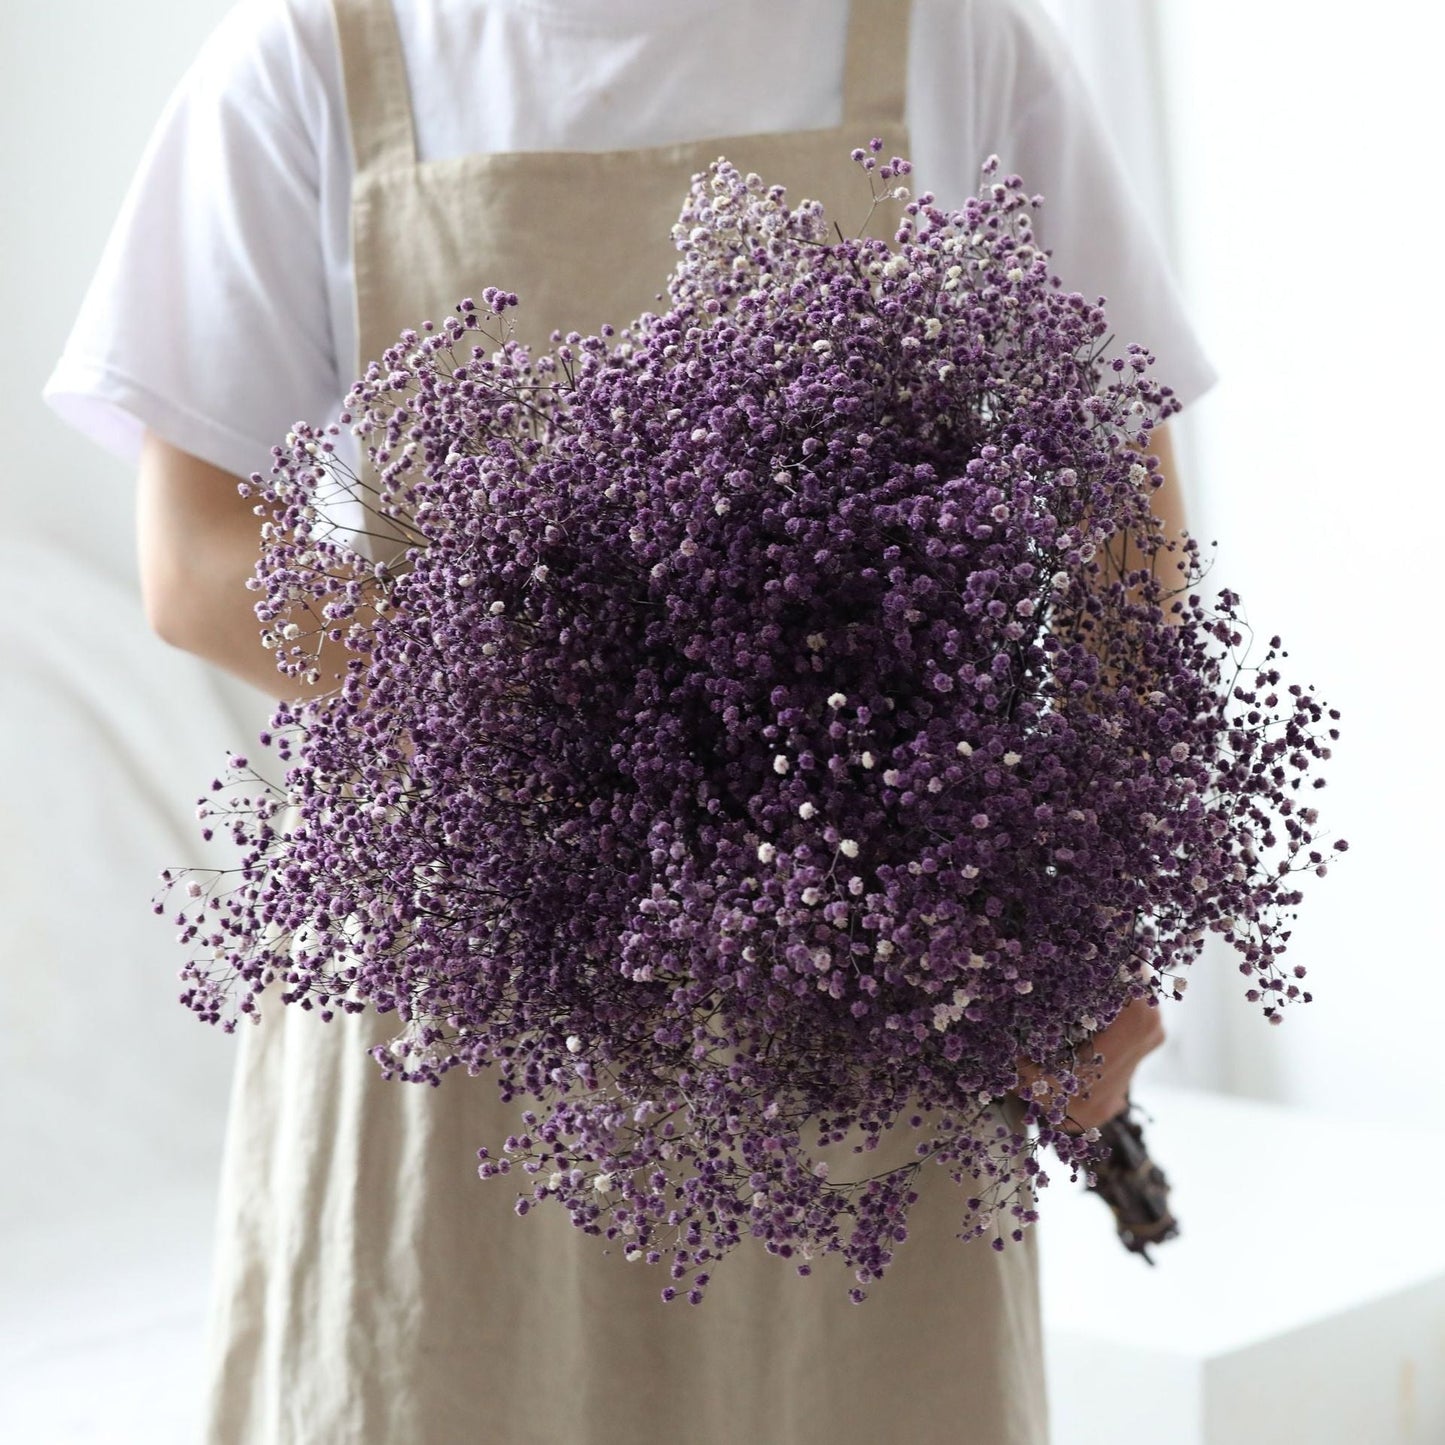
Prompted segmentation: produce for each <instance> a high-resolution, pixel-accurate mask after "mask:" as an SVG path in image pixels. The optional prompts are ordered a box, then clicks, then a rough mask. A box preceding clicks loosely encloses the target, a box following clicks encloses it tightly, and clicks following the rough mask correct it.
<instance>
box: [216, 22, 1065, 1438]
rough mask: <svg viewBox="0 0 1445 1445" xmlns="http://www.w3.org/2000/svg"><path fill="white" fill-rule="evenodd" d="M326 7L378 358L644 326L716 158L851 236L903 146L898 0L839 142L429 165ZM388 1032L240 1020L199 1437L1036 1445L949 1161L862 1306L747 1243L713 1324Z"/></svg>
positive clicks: (1014, 1315)
mask: <svg viewBox="0 0 1445 1445" xmlns="http://www.w3.org/2000/svg"><path fill="white" fill-rule="evenodd" d="M599 3H606V0H599ZM663 3H666V0H659V4H663ZM335 11H336V19H337V31H338V37H339V40H340V44H341V53H342V60H343V68H344V75H345V80H346V91H347V103H348V110H349V112H350V124H351V133H352V143H353V150H354V154H355V159H356V175H355V183H354V191H353V228H354V229H353V246H354V257H355V268H356V296H357V316H358V323H359V324H358V335H359V360H360V361H361V362H365V361H366V360H369V359H371V358H375V357H379V356H380V354H381V352H382V351H383V350H384V349H385V348H386V347H387V346H388V345H390V344H391V343H392V342H394V341H395V340H396V337H397V334H398V333H399V332H400V331H401V330H402V329H403V328H405V327H407V326H415V325H417V324H418V323H419V322H420V321H421V320H423V319H424V318H428V317H430V318H431V319H433V320H438V321H440V320H441V319H443V318H445V317H446V316H447V315H449V314H451V309H452V307H453V306H454V305H455V304H456V302H457V301H458V300H460V299H461V298H462V297H463V296H465V295H468V294H472V295H479V294H480V292H481V291H482V289H483V288H484V287H485V286H487V285H489V284H493V285H498V286H501V287H503V288H505V289H507V290H509V291H516V292H517V293H518V294H519V295H520V296H521V298H522V306H521V308H520V309H519V311H518V312H516V313H514V314H515V316H516V317H517V322H518V326H517V332H518V334H519V335H520V337H521V338H522V339H523V340H525V341H529V342H531V343H533V344H538V345H545V343H546V338H547V336H548V334H549V333H550V331H551V330H552V328H554V327H560V328H562V329H564V330H567V329H576V330H580V331H582V332H584V333H587V332H591V331H595V330H596V329H597V328H598V327H599V325H600V324H601V323H602V322H604V321H611V322H613V323H614V324H616V325H619V326H621V325H623V324H626V323H627V322H628V321H630V320H631V319H632V318H633V317H635V316H636V315H637V314H638V313H640V312H641V311H643V310H646V309H649V308H650V307H652V308H655V306H656V302H655V297H656V295H657V293H658V292H659V291H661V290H662V289H663V286H664V283H665V280H666V277H667V275H668V273H669V271H670V270H671V267H672V265H673V262H674V260H675V256H676V253H675V251H674V250H673V248H672V246H671V243H670V240H669V230H670V227H671V225H672V223H673V221H675V220H676V218H677V213H678V210H679V209H680V206H681V203H682V199H683V196H684V194H685V192H686V189H687V185H688V181H689V178H690V177H691V175H692V174H693V173H694V172H696V171H699V170H703V169H705V168H706V166H707V165H708V164H709V163H710V162H711V161H712V160H714V159H716V157H717V156H718V155H720V154H725V155H726V156H727V157H728V158H729V159H730V160H732V161H734V162H735V163H736V164H738V165H739V166H740V167H741V168H743V169H744V170H755V171H757V172H758V173H759V174H760V175H762V176H763V177H764V178H765V179H766V180H767V181H768V182H770V183H772V182H781V183H783V184H786V185H788V187H789V193H790V196H791V197H793V198H795V199H796V198H799V197H801V196H803V195H808V196H813V197H815V198H817V199H820V200H822V201H823V202H824V204H825V205H826V206H827V208H828V211H829V214H830V215H832V216H835V217H837V218H839V219H840V220H842V221H843V223H844V227H845V230H848V231H850V232H853V231H856V230H857V229H858V225H859V224H861V220H862V217H863V215H864V214H865V213H866V212H867V209H868V188H867V185H866V182H865V181H864V179H863V177H862V174H861V172H859V170H858V168H857V167H856V165H854V164H853V163H852V162H851V161H850V160H849V159H848V152H849V150H850V149H851V148H852V147H853V146H856V145H862V144H866V142H867V140H868V137H869V136H871V135H875V134H878V135H883V136H884V137H885V139H886V141H887V142H888V147H887V152H886V153H888V154H893V153H900V154H906V153H907V149H906V136H905V134H904V131H903V126H902V119H901V117H902V114H903V90H904V74H905V62H906V53H907V51H906V47H907V14H908V11H907V0H854V3H853V6H852V13H851V15H850V20H849V41H848V50H847V65H846V74H845V85H844V121H843V124H842V125H841V126H840V127H839V128H837V129H827V130H820V131H807V132H800V133H796V134H773V135H750V136H741V137H728V138H721V139H712V140H707V141H703V142H699V143H694V144H685V145H671V146H665V147H658V148H655V149H647V150H640V151H626V152H606V153H600V154H598V153H533V154H526V155H516V154H509V155H468V156H462V157H459V158H455V159H448V160H440V161H434V162H428V163H424V164H419V163H418V162H417V160H416V150H415V143H414V140H413V134H412V119H411V108H410V101H409V97H408V89H407V82H406V74H405V70H404V66H403V62H402V57H401V51H400V46H399V43H398V37H397V33H396V28H395V20H394V16H393V14H392V11H391V8H390V4H389V0H335ZM850 222H851V224H850ZM882 224H883V229H882V231H881V232H880V231H879V226H878V224H877V218H876V217H875V225H874V227H873V230H874V232H875V233H881V234H885V235H886V234H887V233H888V229H889V226H888V223H887V221H886V220H885V221H884V222H883V223H882ZM358 374H359V372H358ZM394 1022H395V1020H394V1018H393V1019H392V1020H391V1021H387V1020H379V1019H377V1018H376V1017H374V1016H372V1015H370V1014H366V1015H360V1016H355V1017H353V1016H349V1015H342V1016H341V1017H339V1018H337V1019H336V1020H334V1021H333V1022H331V1023H329V1024H323V1023H322V1022H321V1021H320V1020H319V1019H318V1018H317V1017H316V1015H315V1014H313V1013H309V1012H304V1011H303V1010H301V1009H299V1008H290V1007H284V1006H282V1005H281V1004H280V1003H279V1001H275V1000H270V1001H269V1007H267V1009H266V1016H265V1018H264V1021H263V1022H262V1023H261V1024H260V1025H259V1026H258V1027H255V1028H251V1027H246V1028H243V1029H242V1030H241V1031H240V1033H241V1037H240V1044H239V1054H238V1059H237V1073H236V1081H235V1086H234V1093H233V1097H232V1104H231V1115H230V1121H229V1132H228V1136H227V1145H226V1159H225V1165H224V1171H223V1178H222V1199H221V1206H220V1218H219V1246H218V1253H217V1273H216V1279H215V1282H214V1289H213V1310H212V1319H211V1337H210V1350H211V1354H210V1362H209V1368H210V1379H209V1388H210V1398H209V1403H208V1420H207V1434H206V1439H207V1441H208V1442H210V1445H393V1442H396V1445H400V1442H414V1445H472V1442H477V1445H892V1442H899V1445H904V1442H906V1445H1041V1442H1044V1441H1046V1439H1047V1420H1046V1406H1045V1396H1044V1380H1043V1357H1042V1341H1041V1332H1040V1322H1039V1301H1038V1274H1037V1245H1036V1240H1035V1228H1036V1227H1035V1228H1030V1229H1028V1230H1026V1231H1025V1233H1024V1240H1023V1243H1021V1244H1014V1243H1009V1244H1008V1246H1007V1248H1006V1249H1005V1250H1004V1251H1003V1252H1002V1253H999V1252H996V1251H994V1250H993V1249H991V1248H990V1247H989V1245H988V1242H987V1239H985V1240H981V1241H975V1242H971V1243H969V1244H963V1243H961V1242H959V1241H958V1240H957V1239H956V1238H955V1237H954V1232H955V1230H956V1228H957V1227H958V1223H959V1221H960V1220H961V1218H962V1215H963V1207H962V1198H963V1195H962V1192H961V1191H960V1190H959V1189H958V1187H957V1186H956V1185H954V1184H953V1183H952V1181H951V1180H949V1179H948V1177H947V1174H946V1173H945V1172H944V1171H943V1170H940V1169H934V1168H931V1167H930V1168H929V1169H927V1170H926V1171H925V1173H924V1175H923V1178H922V1180H921V1183H920V1188H921V1193H922V1198H921V1200H920V1202H919V1203H918V1205H917V1206H916V1207H915V1208H914V1211H913V1214H912V1217H911V1220H910V1237H909V1239H908V1241H907V1243H906V1244H904V1245H902V1246H901V1247H900V1248H899V1250H898V1252H897V1254H896V1256H895V1260H894V1263H893V1265H892V1266H891V1271H890V1273H889V1274H888V1276H887V1277H886V1278H885V1279H884V1280H883V1281H882V1282H881V1283H876V1284H874V1285H873V1286H872V1287H871V1289H870V1295H869V1298H868V1300H867V1301H866V1302H865V1303H864V1304H862V1305H853V1304H851V1303H849V1301H848V1299H847V1297H846V1286H847V1285H848V1284H850V1283H852V1280H851V1279H850V1278H849V1277H848V1275H847V1272H846V1270H844V1269H843V1267H842V1266H841V1265H840V1264H839V1262H838V1261H837V1260H836V1259H829V1260H825V1261H822V1262H821V1267H819V1268H818V1269H816V1270H815V1273H814V1275H813V1277H812V1278H810V1279H802V1278H799V1277H798V1275H797V1274H796V1272H795V1269H794V1266H793V1265H792V1264H791V1263H789V1262H788V1261H784V1260H780V1259H777V1258H775V1257H773V1256H771V1255H768V1254H767V1253H766V1252H765V1251H764V1250H763V1249H762V1247H761V1245H755V1244H754V1243H753V1242H752V1241H746V1240H745V1241H744V1243H743V1245H742V1246H741V1247H740V1248H738V1249H737V1250H735V1251H734V1252H733V1253H732V1254H731V1255H729V1256H728V1257H727V1258H726V1259H725V1260H723V1261H722V1263H721V1264H720V1265H719V1266H718V1267H717V1269H716V1271H715V1273H714V1277H713V1283H712V1284H711V1285H710V1286H709V1290H708V1295H707V1298H706V1300H705V1301H704V1303H703V1304H702V1305H701V1306H699V1307H692V1306H689V1305H688V1304H686V1303H685V1302H682V1301H678V1302H674V1303H672V1304H667V1305H665V1304H663V1303H662V1301H661V1300H660V1299H659V1292H660V1290H661V1289H662V1287H663V1286H664V1285H665V1284H666V1283H667V1282H668V1280H667V1278H666V1275H665V1271H664V1269H663V1268H661V1267H652V1266H648V1265H646V1264H643V1263H629V1262H627V1261H625V1260H624V1259H623V1258H622V1257H621V1256H620V1255H617V1254H613V1255H604V1254H603V1253H602V1247H603V1246H602V1242H601V1241H599V1240H598V1239H596V1238H594V1237H592V1236H588V1235H584V1234H583V1233H582V1232H581V1231H579V1230H576V1229H574V1228H573V1227H572V1225H571V1224H570V1223H569V1222H568V1219H567V1217H566V1214H565V1212H564V1211H563V1210H561V1209H559V1208H556V1207H554V1206H551V1205H545V1206H542V1207H539V1208H535V1209H533V1210H532V1212H531V1213H530V1214H528V1215H527V1216H526V1217H525V1218H518V1217H517V1216H516V1214H515V1213H514V1212H513V1208H512V1206H513V1202H514V1199H515V1195H516V1189H515V1186H513V1185H512V1184H511V1183H510V1182H509V1181H507V1180H505V1179H496V1180H489V1181H485V1182H484V1181H481V1180H479V1179H478V1178H477V1176H476V1150H477V1148H478V1146H479V1145H482V1144H491V1145H492V1146H494V1147H495V1146H496V1145H497V1144H499V1143H500V1141H501V1139H502V1138H503V1137H505V1135H506V1134H508V1133H510V1132H513V1131H514V1130H515V1128H516V1126H515V1116H514V1109H515V1108H516V1107H520V1106H503V1105H501V1104H500V1103H499V1102H498V1099H497V1092H496V1088H495V1085H494V1083H493V1081H492V1080H491V1079H490V1078H489V1077H480V1078H475V1079H473V1078H468V1077H465V1076H464V1075H462V1074H461V1073H454V1074H450V1075H448V1076H447V1077H446V1078H445V1079H444V1080H443V1082H442V1084H441V1086H440V1087H439V1088H435V1089H433V1088H428V1087H424V1086H418V1085H411V1084H404V1083H398V1082H391V1083H387V1082H384V1081H383V1080H382V1078H381V1077H380V1073H379V1071H378V1069H377V1066H376V1065H375V1063H374V1062H373V1061H372V1059H371V1058H370V1057H369V1055H368V1052H367V1049H368V1046H369V1045H370V1044H372V1043H374V1042H378V1041H380V1040H382V1039H385V1038H388V1037H390V1035H391V1033H392V1032H393V1028H392V1025H394ZM1016 1105H1017V1101H1016V1100H1010V1101H1009V1103H1008V1116H1009V1118H1010V1119H1013V1120H1016V1119H1017V1118H1018V1117H1019V1114H1020V1113H1021V1106H1017V1107H1015V1106H1016ZM994 1108H995V1111H996V1112H997V1113H998V1115H999V1117H1003V1112H1004V1111H1003V1109H1002V1108H1001V1107H1000V1106H998V1105H995V1106H994ZM518 1132H520V1131H518ZM876 1157H877V1156H874V1160H875V1163H874V1168H876V1167H877V1164H876ZM890 1162H892V1161H891V1160H890ZM870 1172H872V1171H871V1170H870ZM1008 1222H1009V1223H1010V1224H1011V1223H1012V1221H1011V1220H1010V1221H1008Z"/></svg>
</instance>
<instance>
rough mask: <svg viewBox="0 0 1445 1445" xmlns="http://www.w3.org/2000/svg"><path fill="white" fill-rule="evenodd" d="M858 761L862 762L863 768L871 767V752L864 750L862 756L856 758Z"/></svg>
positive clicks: (872, 759)
mask: <svg viewBox="0 0 1445 1445" xmlns="http://www.w3.org/2000/svg"><path fill="white" fill-rule="evenodd" d="M858 761H859V762H860V763H862V764H863V766H864V767H865V768H871V767H872V766H873V762H874V758H873V754H872V753H869V752H865V753H864V754H863V756H862V757H861V758H859V759H858Z"/></svg>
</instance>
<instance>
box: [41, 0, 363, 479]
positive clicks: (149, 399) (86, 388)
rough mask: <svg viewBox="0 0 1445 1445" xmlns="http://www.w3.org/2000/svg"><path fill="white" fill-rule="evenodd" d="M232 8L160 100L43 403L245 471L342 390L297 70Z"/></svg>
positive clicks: (275, 17) (107, 441)
mask: <svg viewBox="0 0 1445 1445" xmlns="http://www.w3.org/2000/svg"><path fill="white" fill-rule="evenodd" d="M286 13H287V12H286V8H285V6H284V5H283V4H280V3H277V0H248V3H244V4H241V5H238V6H237V7H236V8H235V9H233V10H232V11H231V12H230V13H229V14H228V16H227V17H226V19H225V20H224V21H223V22H222V23H221V25H220V26H219V27H218V29H217V30H216V31H215V32H213V33H212V35H211V37H210V39H209V40H208V41H207V42H206V44H205V45H204V46H203V48H202V50H201V52H200V53H199V54H198V56H197V57H196V59H195V61H194V62H193V63H192V65H191V67H190V69H189V70H188V71H187V73H186V75H185V76H184V77H183V79H182V80H181V83H180V85H179V86H178V87H177V89H176V91H175V92H174V94H173V95H172V96H171V98H170V101H169V103H168V104H167V105H166V107H165V109H164V111H163V113H162V115H161V117H160V119H159V121H158V122H157V125H156V128H155V130H154V132H153V133H152V135H151V138H150V141H149V143H148V145H147V147H146V150H145V153H144V155H143V157H142V160H141V163H140V166H139V168H138V170H137V173H136V175H135V177H134V179H133V180H132V182H131V185H130V188H129V191H128V193H127V195H126V198H125V201H124V204H123V205H122V208H121V211H120V214H119V216H118V218H117V219H116V221H115V223H114V226H113V228H112V230H111V233H110V237H109V240H108V242H107V244H106V246H105V250H104V253H103V254H102V257H101V260H100V264H99V266H98V268H97V270H96V273H95V275H94V278H93V279H92V281H91V283H90V286H89V289H88V291H87V293H86V296H85V299H84V302H83V304H82V306H81V309H80V314H79V316H78V317H77V319H76V321H75V324H74V327H73V329H72V331H71V333H70V336H69V339H68V341H67V342H66V345H65V348H64V351H63V353H62V355H61V357H60V360H59V362H58V364H57V365H56V367H55V370H54V372H53V373H52V375H51V377H50V379H49V381H48V383H47V384H46V387H45V392H44V396H45V400H46V401H47V402H48V403H49V404H50V406H51V407H52V408H54V410H55V411H56V412H57V413H58V414H59V415H60V416H61V417H62V418H63V419H64V420H65V421H67V422H69V423H71V424H72V425H74V426H76V427H77V428H79V430H81V431H82V432H84V433H85V434H87V435H88V436H90V437H92V438H93V439H94V440H95V441H97V442H99V443H101V444H102V445H103V446H105V447H106V448H108V449H109V450H110V451H112V452H114V453H116V454H117V455H119V456H121V457H124V458H127V459H134V458H135V457H136V455H137V454H138V452H139V447H140V439H141V434H142V431H143V429H145V428H147V427H148V428H150V429H151V430H153V431H155V432H157V433H158V434H160V435H161V436H163V437H164V438H165V439H166V440H167V441H169V442H171V443H172V444H173V445H175V446H177V447H180V448H181V449H182V450H185V451H188V452H191V453H193V454H194V455H196V456H199V457H201V458H202V459H203V460H205V461H208V462H210V463H212V464H213V465H215V466H218V467H221V468H222V469H224V470H225V471H228V472H232V473H234V474H236V475H238V476H243V477H244V476H249V475H250V474H251V473H252V472H253V471H265V470H266V468H267V466H268V465H269V462H270V449H271V447H272V446H273V445H274V444H276V443H277V442H278V441H280V440H281V438H282V437H284V435H285V433H286V432H287V430H288V429H289V428H290V427H291V426H292V425H293V424H294V422H295V421H296V420H297V419H298V418H301V417H313V418H314V417H317V416H323V415H327V414H329V413H330V412H331V411H332V410H333V409H334V408H335V405H336V400H337V397H338V396H339V395H340V391H341V388H340V383H339V375H338V367H337V362H336V356H335V348H334V344H333V341H332V327H331V321H330V311H329V305H330V302H329V293H328V288H327V284H326V277H325V274H324V269H325V268H324V262H323V256H322V242H321V221H320V217H319V207H320V199H319V183H318V171H319V160H318V156H317V151H316V145H315V143H314V141H313V138H312V136H311V135H310V134H309V133H308V127H307V124H306V116H305V108H304V105H303V104H302V103H301V100H300V98H299V96H298V87H299V86H300V85H302V84H303V83H304V75H303V74H301V72H300V67H301V64H302V62H301V59H300V57H299V55H298V53H297V51H296V48H295V45H294V37H292V36H291V34H290V33H289V28H288V25H287V20H286Z"/></svg>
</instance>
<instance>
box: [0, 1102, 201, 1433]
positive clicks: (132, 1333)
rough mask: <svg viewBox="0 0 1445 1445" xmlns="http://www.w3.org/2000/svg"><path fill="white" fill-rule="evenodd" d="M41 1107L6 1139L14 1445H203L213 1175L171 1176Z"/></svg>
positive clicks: (3, 1261)
mask: <svg viewBox="0 0 1445 1445" xmlns="http://www.w3.org/2000/svg"><path fill="white" fill-rule="evenodd" d="M30 1102H31V1105H32V1108H33V1110H34V1112H32V1114H31V1115H30V1121H29V1124H28V1127H10V1128H7V1131H6V1133H7V1138H6V1151H7V1158H6V1165H7V1174H8V1176H9V1177H8V1180H7V1192H6V1195H5V1199H4V1214H3V1215H0V1224H3V1230H4V1238H5V1248H4V1250H3V1251H0V1440H4V1441H7V1442H8V1441H32V1442H35V1445H195V1441H196V1440H197V1438H198V1432H199V1429H200V1401H201V1393H200V1384H201V1373H200V1372H201V1366H202V1345H203V1341H204V1322H205V1305H206V1295H207V1288H208V1283H209V1277H210V1264H211V1261H210V1238H211V1223H212V1215H213V1212H214V1206H215V1186H214V1182H213V1178H212V1175H213V1170H212V1169H206V1170H204V1171H203V1173H204V1177H200V1176H201V1174H202V1171H199V1170H198V1171H195V1173H194V1175H193V1174H191V1173H188V1172H186V1171H182V1170H176V1171H174V1172H169V1173H166V1172H161V1171H158V1170H157V1169H156V1167H155V1164H154V1161H152V1160H150V1159H148V1158H147V1156H146V1154H145V1153H144V1151H137V1150H135V1149H133V1148H130V1147H127V1141H126V1140H125V1139H124V1138H123V1137H116V1136H109V1137H107V1136H106V1135H105V1134H104V1133H103V1132H101V1131H96V1133H95V1134H94V1135H92V1136H90V1137H83V1136H81V1135H80V1134H79V1133H78V1131H77V1130H76V1128H75V1121H74V1118H73V1117H72V1116H71V1114H70V1112H69V1111H68V1110H63V1109H62V1110H57V1111H56V1113H55V1117H54V1118H53V1119H51V1120H48V1121H47V1119H46V1117H45V1113H44V1110H45V1108H46V1104H45V1101H44V1100H42V1099H32V1100H31V1101H30ZM52 1107H53V1106H52ZM47 1123H49V1124H51V1125H52V1126H53V1129H52V1128H48V1127H46V1125H47ZM62 1130H63V1131H64V1132H65V1133H66V1134H67V1135H68V1136H69V1137H70V1138H71V1140H72V1144H71V1147H70V1149H69V1150H68V1151H63V1152H62V1151H57V1150H56V1148H55V1139H54V1137H53V1132H54V1131H62Z"/></svg>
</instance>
